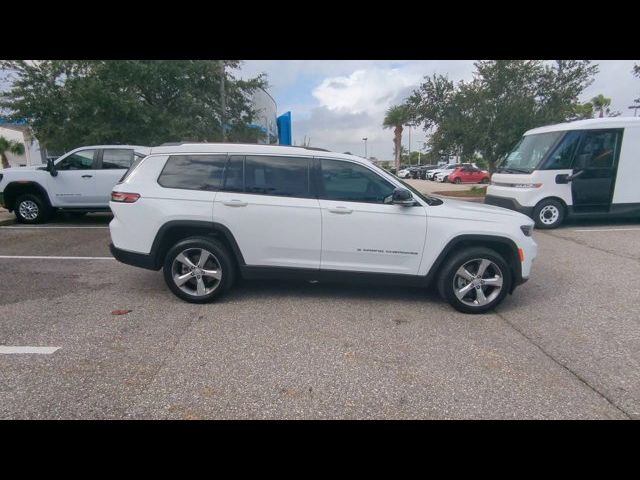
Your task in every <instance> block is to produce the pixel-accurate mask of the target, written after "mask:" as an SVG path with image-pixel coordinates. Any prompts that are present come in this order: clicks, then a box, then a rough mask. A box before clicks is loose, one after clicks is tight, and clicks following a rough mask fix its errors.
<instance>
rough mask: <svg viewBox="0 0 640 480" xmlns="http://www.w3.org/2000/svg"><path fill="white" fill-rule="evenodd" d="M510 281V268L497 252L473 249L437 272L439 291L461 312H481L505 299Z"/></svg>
mask: <svg viewBox="0 0 640 480" xmlns="http://www.w3.org/2000/svg"><path fill="white" fill-rule="evenodd" d="M511 282H512V277H511V269H510V268H509V265H508V264H507V262H506V261H505V260H504V258H502V256H501V255H500V254H499V253H497V252H495V251H493V250H491V249H489V248H485V247H473V248H467V249H464V250H462V251H460V252H458V253H456V254H454V255H453V256H452V257H451V258H449V259H448V260H447V262H446V263H445V265H444V266H443V267H442V269H441V270H440V275H439V277H438V291H439V292H440V295H441V296H442V298H444V299H445V300H447V301H448V302H449V304H450V305H451V306H452V307H453V308H455V309H456V310H458V311H460V312H463V313H484V312H486V311H487V310H491V309H492V308H494V307H495V306H497V305H498V304H499V303H500V302H502V300H504V297H505V296H506V295H507V293H508V292H509V290H510V289H511Z"/></svg>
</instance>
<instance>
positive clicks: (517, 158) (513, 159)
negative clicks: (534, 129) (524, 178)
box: [499, 132, 564, 173]
mask: <svg viewBox="0 0 640 480" xmlns="http://www.w3.org/2000/svg"><path fill="white" fill-rule="evenodd" d="M563 134H564V132H550V133H538V134H536V135H526V136H524V137H522V140H520V142H519V143H518V144H517V145H516V147H515V148H514V149H513V151H512V152H511V153H510V154H509V155H508V156H507V158H505V160H504V161H503V162H502V163H501V164H500V165H499V170H503V169H504V170H515V171H524V172H526V173H530V172H532V171H533V170H535V169H536V168H537V167H538V164H539V163H540V161H541V160H542V159H543V158H544V156H545V155H546V154H547V152H548V151H549V149H550V148H551V147H553V145H554V144H555V143H556V142H557V141H558V139H559V138H560V137H561V136H562V135H563Z"/></svg>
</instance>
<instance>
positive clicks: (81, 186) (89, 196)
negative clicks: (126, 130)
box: [0, 145, 150, 223]
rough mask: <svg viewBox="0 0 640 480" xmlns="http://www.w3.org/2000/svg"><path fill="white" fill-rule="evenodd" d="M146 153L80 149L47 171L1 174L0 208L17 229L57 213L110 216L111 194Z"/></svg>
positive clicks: (6, 171) (143, 150)
mask: <svg viewBox="0 0 640 480" xmlns="http://www.w3.org/2000/svg"><path fill="white" fill-rule="evenodd" d="M149 151H150V149H149V148H148V147H143V146H137V145H96V146H89V147H80V148H77V149H75V150H72V151H71V152H69V153H67V154H65V155H63V156H61V157H60V158H58V159H57V160H55V161H53V160H49V161H48V162H47V164H46V165H43V166H32V167H18V168H7V169H4V170H2V171H0V204H1V205H3V206H4V207H5V208H6V209H7V210H9V211H13V212H15V215H16V220H17V221H18V222H21V223H42V222H46V221H47V220H48V219H50V218H51V217H52V215H53V214H54V213H55V212H56V210H62V211H65V212H71V213H86V212H98V211H109V200H110V198H111V190H112V189H113V186H114V185H115V184H116V183H118V181H119V180H120V179H121V178H122V176H123V175H124V174H125V173H126V171H127V170H128V169H129V167H131V165H132V164H133V163H134V162H135V161H137V160H139V159H142V158H144V157H145V156H146V155H148V153H149Z"/></svg>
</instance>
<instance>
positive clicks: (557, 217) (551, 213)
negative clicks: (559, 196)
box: [533, 198, 565, 230]
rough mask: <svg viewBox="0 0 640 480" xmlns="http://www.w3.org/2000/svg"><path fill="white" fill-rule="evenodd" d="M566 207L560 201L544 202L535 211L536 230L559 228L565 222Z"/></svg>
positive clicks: (548, 200) (549, 200)
mask: <svg viewBox="0 0 640 480" xmlns="http://www.w3.org/2000/svg"><path fill="white" fill-rule="evenodd" d="M564 216H565V209H564V205H563V204H562V203H561V202H559V201H558V200H553V199H551V198H550V199H547V200H542V201H541V202H540V203H538V204H537V205H536V208H534V209H533V221H534V222H536V228H540V229H544V230H548V229H551V228H557V227H559V226H560V225H561V224H562V222H563V221H564Z"/></svg>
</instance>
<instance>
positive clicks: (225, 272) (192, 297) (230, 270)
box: [163, 237, 236, 303]
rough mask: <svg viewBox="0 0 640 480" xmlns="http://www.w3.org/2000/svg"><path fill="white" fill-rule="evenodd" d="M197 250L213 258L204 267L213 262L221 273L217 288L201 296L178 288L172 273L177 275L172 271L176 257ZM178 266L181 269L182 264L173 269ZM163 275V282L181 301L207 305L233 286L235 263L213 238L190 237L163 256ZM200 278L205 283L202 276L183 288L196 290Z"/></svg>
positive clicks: (190, 281) (187, 283)
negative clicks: (207, 253) (203, 251)
mask: <svg viewBox="0 0 640 480" xmlns="http://www.w3.org/2000/svg"><path fill="white" fill-rule="evenodd" d="M199 249H200V250H202V249H204V250H206V251H208V252H209V253H211V254H212V256H213V258H211V257H209V258H210V260H207V263H206V264H205V266H206V265H210V263H209V262H214V263H213V264H214V265H215V264H217V265H218V266H219V271H221V278H220V279H219V280H218V281H217V282H218V283H217V286H215V288H214V289H213V291H211V292H209V293H206V294H202V295H197V294H189V293H188V292H186V291H185V290H183V289H182V288H181V287H179V286H178V285H177V284H176V282H175V281H174V273H175V274H176V275H177V274H178V273H177V272H175V271H174V260H176V257H178V255H180V254H181V253H183V252H185V251H190V250H191V251H194V252H195V251H197V250H199ZM188 255H189V253H187V256H188ZM196 262H197V260H195V259H194V262H193V263H196ZM178 266H179V267H181V268H182V267H183V265H182V264H176V267H175V268H177V267H178ZM209 268H211V267H209ZM214 270H218V268H217V267H216V268H214ZM163 273H164V280H165V282H166V284H167V286H168V287H169V289H170V290H171V291H172V292H173V293H174V294H175V295H176V296H177V297H179V298H181V299H183V300H186V301H187V302H190V303H208V302H211V301H213V300H214V299H216V298H218V297H219V296H220V295H222V294H223V293H224V292H225V291H227V290H228V289H229V287H231V285H233V282H234V279H235V273H236V272H235V262H234V261H233V257H232V256H231V253H230V252H229V251H228V249H227V248H226V247H225V246H224V245H223V244H222V243H221V242H219V241H218V240H216V239H214V238H209V237H190V238H186V239H184V240H181V241H180V242H178V243H176V244H175V245H174V246H173V247H171V248H170V249H169V251H168V252H167V255H166V256H165V260H164V267H163ZM181 273H183V274H186V273H188V272H187V271H186V270H183V272H181ZM200 278H202V279H203V281H205V275H202V277H197V280H196V278H192V279H189V280H188V281H187V282H186V283H185V284H184V285H185V287H184V288H185V289H192V290H193V289H196V288H197V282H199V281H200ZM206 281H211V282H212V283H213V282H214V281H215V280H212V279H211V278H209V277H207V279H206ZM211 288H213V287H211Z"/></svg>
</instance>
